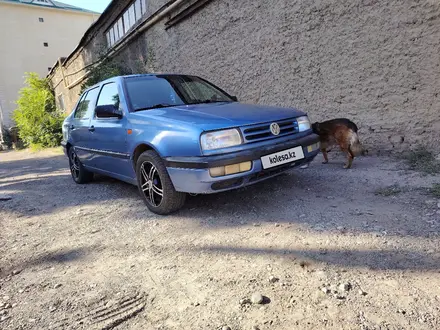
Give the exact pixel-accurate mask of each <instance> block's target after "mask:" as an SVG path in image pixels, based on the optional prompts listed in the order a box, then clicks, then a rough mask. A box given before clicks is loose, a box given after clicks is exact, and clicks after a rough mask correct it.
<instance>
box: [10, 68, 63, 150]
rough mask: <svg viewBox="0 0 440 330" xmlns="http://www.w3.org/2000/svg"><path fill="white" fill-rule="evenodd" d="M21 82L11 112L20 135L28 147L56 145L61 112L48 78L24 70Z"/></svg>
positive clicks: (59, 134) (58, 141)
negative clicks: (57, 106) (14, 105)
mask: <svg viewBox="0 0 440 330" xmlns="http://www.w3.org/2000/svg"><path fill="white" fill-rule="evenodd" d="M25 84H26V86H25V87H23V88H22V89H21V90H20V92H19V95H20V97H19V99H18V100H17V109H16V110H14V114H13V118H14V120H15V122H16V123H17V127H18V132H19V133H18V134H19V136H20V138H21V139H22V140H23V143H24V145H25V146H29V147H31V148H45V147H55V146H58V145H59V144H60V142H61V139H62V137H63V135H62V128H61V127H62V123H63V120H64V117H65V116H64V114H63V113H62V112H61V111H59V110H58V109H57V108H56V105H55V96H54V94H53V92H52V90H51V88H50V86H49V82H48V81H47V79H41V78H39V76H38V74H36V73H33V72H32V73H26V78H25Z"/></svg>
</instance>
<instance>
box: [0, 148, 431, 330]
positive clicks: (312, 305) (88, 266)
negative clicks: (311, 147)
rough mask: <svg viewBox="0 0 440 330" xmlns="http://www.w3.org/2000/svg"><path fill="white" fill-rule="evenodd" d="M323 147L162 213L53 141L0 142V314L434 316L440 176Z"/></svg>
mask: <svg viewBox="0 0 440 330" xmlns="http://www.w3.org/2000/svg"><path fill="white" fill-rule="evenodd" d="M321 157H322V156H321V155H319V156H318V157H317V160H316V161H315V162H314V163H313V164H312V165H311V166H310V167H309V168H308V169H304V170H301V169H297V170H293V171H291V172H290V173H288V174H284V175H281V176H279V177H277V178H275V179H273V180H270V181H266V182H264V183H261V184H257V185H254V186H251V187H248V188H246V189H241V190H237V191H233V192H228V193H222V194H217V195H208V196H196V197H190V198H189V200H188V202H187V205H186V207H185V208H184V209H183V210H182V211H180V212H179V213H177V214H175V215H172V216H167V217H161V216H156V215H154V214H152V213H150V212H149V211H148V210H147V208H146V207H145V206H144V204H143V202H142V201H141V199H140V198H139V196H138V192H137V188H136V187H134V186H130V185H128V184H125V183H121V182H118V181H115V180H112V179H108V178H104V177H99V178H97V180H95V182H94V183H91V184H88V185H76V184H75V183H74V182H73V181H72V179H71V178H70V174H69V172H68V171H67V168H68V166H67V159H66V158H65V157H64V156H63V155H61V154H59V153H55V152H51V151H46V152H40V153H36V154H32V153H29V152H7V153H0V253H1V255H0V256H1V259H0V260H1V263H0V268H1V271H0V317H1V319H0V320H1V322H0V328H2V329H111V328H114V327H117V328H118V329H163V330H165V329H167V330H168V329H170V330H171V329H192V330H193V329H202V330H205V329H214V330H217V329H229V328H228V327H230V329H232V330H238V329H243V330H248V329H249V330H251V329H260V330H263V329H264V330H266V329H286V330H292V329H364V330H366V329H440V274H439V271H440V203H439V202H440V201H439V200H438V199H436V198H434V197H433V196H432V195H430V193H429V192H428V188H429V187H431V186H432V184H433V183H438V182H440V177H438V176H437V177H435V176H423V175H421V174H420V173H416V172H411V171H407V170H405V166H404V164H403V163H401V162H399V161H397V160H393V159H390V158H386V157H380V158H377V157H363V158H359V159H356V160H355V162H354V166H353V168H352V169H351V170H344V169H343V168H342V163H343V159H342V158H335V155H332V154H330V157H331V159H330V160H331V163H330V164H328V165H322V164H321ZM254 294H261V295H262V296H263V297H264V299H263V303H262V304H255V303H252V302H250V301H249V300H248V299H249V298H251V297H252V295H254ZM257 298H258V297H254V299H257ZM260 299H261V297H260ZM257 300H258V299H257Z"/></svg>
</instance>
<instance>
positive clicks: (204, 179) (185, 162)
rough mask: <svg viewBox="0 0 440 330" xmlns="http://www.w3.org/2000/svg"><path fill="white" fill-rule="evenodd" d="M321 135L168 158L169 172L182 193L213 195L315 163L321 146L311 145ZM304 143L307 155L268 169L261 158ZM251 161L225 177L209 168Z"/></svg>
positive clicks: (303, 147)
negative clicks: (247, 166) (214, 174)
mask: <svg viewBox="0 0 440 330" xmlns="http://www.w3.org/2000/svg"><path fill="white" fill-rule="evenodd" d="M318 142H319V137H318V136H317V135H315V134H309V135H307V136H304V137H301V138H297V139H292V140H288V141H285V142H282V143H277V144H270V145H268V146H264V147H261V148H254V149H249V150H244V151H239V152H234V153H229V154H224V155H216V156H205V157H168V158H165V164H166V166H167V170H168V173H169V175H170V178H171V181H172V182H173V185H174V188H175V189H176V190H177V191H180V192H186V193H193V194H211V193H216V192H221V191H226V190H231V189H236V188H240V187H244V186H247V185H250V184H254V183H257V182H260V181H263V180H267V179H269V178H272V177H274V176H276V175H279V174H281V173H282V172H284V171H287V170H289V169H291V168H293V167H297V166H300V165H303V164H306V163H309V162H311V161H312V160H313V159H314V158H315V157H316V155H317V154H318V152H319V147H315V148H314V149H313V150H312V151H309V150H308V146H311V145H317V143H318ZM298 146H301V147H302V149H303V152H304V158H303V159H300V160H297V161H294V162H292V163H288V164H285V165H280V166H276V167H272V168H269V169H266V170H264V169H263V167H262V164H261V160H260V158H261V157H262V156H265V155H269V154H273V153H276V152H279V151H283V150H286V149H290V148H294V147H298ZM246 161H251V162H252V168H251V170H250V171H247V172H243V173H237V174H232V175H227V176H222V177H215V178H213V177H211V175H210V174H209V168H212V167H218V166H226V165H231V164H237V163H241V162H246Z"/></svg>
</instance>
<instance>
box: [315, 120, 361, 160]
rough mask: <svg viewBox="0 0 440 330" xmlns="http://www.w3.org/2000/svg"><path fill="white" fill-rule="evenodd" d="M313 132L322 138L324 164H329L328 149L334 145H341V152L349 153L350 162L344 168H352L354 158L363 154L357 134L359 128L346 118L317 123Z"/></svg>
mask: <svg viewBox="0 0 440 330" xmlns="http://www.w3.org/2000/svg"><path fill="white" fill-rule="evenodd" d="M312 130H313V132H314V133H315V134H317V135H319V138H320V142H321V151H322V154H323V156H324V160H325V161H324V162H323V164H327V163H328V156H327V152H328V151H327V148H328V147H331V146H333V145H339V147H340V148H341V150H342V151H343V152H346V153H347V156H348V160H347V164H345V165H344V168H350V167H351V164H352V163H353V158H354V157H355V156H358V155H359V154H360V153H361V152H362V147H361V144H360V142H359V137H358V134H357V131H358V128H357V126H356V124H355V123H353V122H352V121H350V120H348V119H346V118H337V119H332V120H327V121H324V122H322V123H318V122H316V123H314V124H313V125H312Z"/></svg>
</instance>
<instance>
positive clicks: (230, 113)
mask: <svg viewBox="0 0 440 330" xmlns="http://www.w3.org/2000/svg"><path fill="white" fill-rule="evenodd" d="M135 114H136V115H140V116H148V117H164V118H166V119H171V120H173V121H179V122H184V123H188V124H191V125H196V126H199V127H200V128H201V129H203V130H214V129H221V128H227V127H235V126H245V125H252V124H258V123H264V122H270V121H277V120H281V119H286V118H292V117H298V116H302V115H305V114H304V112H301V111H299V110H296V109H289V108H280V107H271V106H261V105H253V104H243V103H238V102H232V103H204V104H191V105H182V106H175V107H169V108H162V109H155V110H146V111H139V112H136V113H135Z"/></svg>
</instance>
